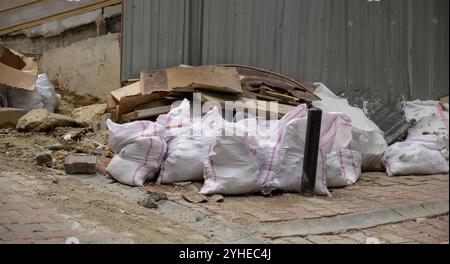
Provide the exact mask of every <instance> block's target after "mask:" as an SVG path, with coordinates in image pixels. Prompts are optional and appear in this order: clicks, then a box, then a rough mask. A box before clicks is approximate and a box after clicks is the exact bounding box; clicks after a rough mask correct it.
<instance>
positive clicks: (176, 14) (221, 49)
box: [122, 0, 449, 103]
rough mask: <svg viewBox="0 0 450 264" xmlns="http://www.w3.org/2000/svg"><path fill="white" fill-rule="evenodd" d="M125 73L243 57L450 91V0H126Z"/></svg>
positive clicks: (347, 87) (352, 85) (403, 88)
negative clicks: (449, 14)
mask: <svg viewBox="0 0 450 264" xmlns="http://www.w3.org/2000/svg"><path fill="white" fill-rule="evenodd" d="M123 8H124V12H123V23H124V25H123V54H122V78H123V79H130V78H137V77H138V76H139V72H140V71H141V70H148V69H160V68H164V67H169V66H175V65H178V64H191V65H199V64H216V63H236V64H247V65H252V66H258V67H262V68H266V69H270V70H274V71H277V72H280V73H283V74H285V75H288V76H290V77H293V78H296V79H298V80H300V81H303V82H312V81H321V82H323V83H325V84H326V85H327V86H328V87H330V88H331V89H333V90H334V91H335V92H344V91H345V92H347V93H348V92H351V91H358V90H362V89H369V90H370V91H371V92H372V94H374V95H377V96H380V97H381V98H382V99H383V100H384V101H385V102H387V103H392V102H394V101H397V100H399V99H401V98H402V97H405V98H407V99H415V98H420V99H431V98H436V97H438V96H443V95H447V94H448V87H449V77H448V70H449V68H448V58H449V52H448V51H449V43H448V42H449V36H448V33H449V18H448V12H449V11H448V10H449V9H448V8H449V1H448V0H380V1H376V0H373V1H369V0H206V1H204V0H124V5H123Z"/></svg>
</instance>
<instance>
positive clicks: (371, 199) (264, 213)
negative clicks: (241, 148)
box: [145, 173, 449, 224]
mask: <svg viewBox="0 0 450 264" xmlns="http://www.w3.org/2000/svg"><path fill="white" fill-rule="evenodd" d="M145 189H146V190H157V191H164V192H170V193H177V192H178V193H183V191H185V190H183V189H180V188H174V187H171V186H156V185H149V186H147V187H145ZM448 198H449V176H448V175H429V176H405V177H388V176H387V175H386V174H385V173H364V174H363V175H362V177H361V180H360V181H359V182H358V183H357V184H356V185H353V186H348V187H346V188H341V189H334V190H332V197H313V198H305V197H301V196H299V195H297V194H283V195H277V196H273V197H267V198H265V197H261V196H257V195H255V196H240V197H226V198H225V200H226V202H224V203H204V204H200V205H195V206H193V205H192V206H193V207H196V206H201V207H203V208H205V209H207V210H209V211H211V212H214V213H216V216H215V217H217V218H218V219H220V220H221V221H229V222H233V223H239V224H252V223H268V222H277V221H287V220H294V219H315V218H321V217H332V216H338V215H345V214H351V213H363V212H370V211H377V210H380V209H383V208H393V207H401V206H404V205H414V204H420V203H424V202H433V201H441V200H448ZM188 206H189V205H188Z"/></svg>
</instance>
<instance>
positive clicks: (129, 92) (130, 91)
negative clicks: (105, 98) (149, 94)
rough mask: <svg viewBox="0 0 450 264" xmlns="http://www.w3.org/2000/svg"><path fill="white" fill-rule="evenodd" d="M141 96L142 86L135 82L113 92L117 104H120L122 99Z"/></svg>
mask: <svg viewBox="0 0 450 264" xmlns="http://www.w3.org/2000/svg"><path fill="white" fill-rule="evenodd" d="M140 94H141V84H140V82H135V83H132V84H130V85H127V86H124V87H122V88H120V89H117V90H114V91H112V92H111V95H112V96H113V97H114V99H116V100H117V102H120V99H122V98H124V97H128V96H136V95H140Z"/></svg>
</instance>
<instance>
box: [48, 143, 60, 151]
mask: <svg viewBox="0 0 450 264" xmlns="http://www.w3.org/2000/svg"><path fill="white" fill-rule="evenodd" d="M47 149H49V150H61V149H64V146H63V145H62V144H59V143H56V144H52V145H50V146H48V147H47Z"/></svg>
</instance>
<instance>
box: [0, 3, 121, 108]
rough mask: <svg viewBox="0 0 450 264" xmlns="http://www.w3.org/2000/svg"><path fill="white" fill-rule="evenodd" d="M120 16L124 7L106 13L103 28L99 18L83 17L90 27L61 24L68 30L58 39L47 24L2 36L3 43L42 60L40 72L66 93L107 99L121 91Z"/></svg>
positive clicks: (107, 9) (66, 22)
mask: <svg viewBox="0 0 450 264" xmlns="http://www.w3.org/2000/svg"><path fill="white" fill-rule="evenodd" d="M118 8H119V10H117V9H118ZM118 12H119V13H120V6H119V7H114V8H105V9H103V10H102V12H101V16H102V17H101V18H102V19H101V20H102V23H100V24H98V23H97V24H96V23H95V22H94V21H93V20H96V19H97V18H98V17H95V16H92V15H91V14H90V13H87V14H83V15H81V16H82V18H83V19H81V20H79V21H87V22H88V23H87V24H85V25H81V26H77V25H75V26H76V27H74V28H68V29H67V27H72V26H73V23H72V24H70V23H69V22H70V20H72V18H67V19H64V20H62V21H58V22H56V23H57V24H58V25H62V24H67V25H68V26H67V27H65V28H64V27H63V28H64V29H65V30H64V31H63V32H62V33H60V34H57V35H54V36H49V34H50V35H51V33H53V31H52V30H49V29H52V23H48V24H44V25H41V26H39V27H36V28H33V29H30V30H29V32H28V31H21V32H16V33H13V34H10V35H8V36H2V37H0V43H1V44H3V45H5V46H7V47H9V48H11V49H14V50H17V51H18V52H21V53H23V54H27V55H36V56H38V57H39V58H40V63H39V64H40V72H43V73H46V74H47V75H49V78H50V79H53V78H56V79H58V82H59V83H60V84H61V85H63V86H64V87H65V88H66V89H68V90H71V91H74V92H76V93H78V94H82V93H87V94H90V95H93V96H96V97H99V98H100V99H104V97H105V95H106V94H108V93H109V91H112V90H115V89H117V88H120V45H119V39H120V23H121V16H120V14H117V13H118ZM94 13H95V12H94ZM78 18H80V17H78ZM89 19H90V20H89ZM28 33H33V34H28ZM36 34H38V36H35V35H36ZM27 35H28V36H27ZM46 36H47V37H46Z"/></svg>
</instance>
